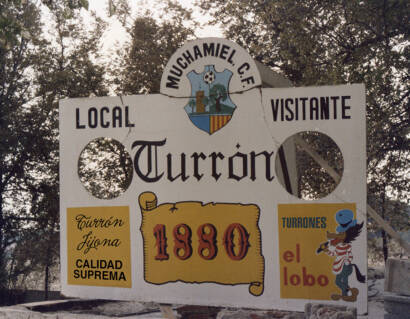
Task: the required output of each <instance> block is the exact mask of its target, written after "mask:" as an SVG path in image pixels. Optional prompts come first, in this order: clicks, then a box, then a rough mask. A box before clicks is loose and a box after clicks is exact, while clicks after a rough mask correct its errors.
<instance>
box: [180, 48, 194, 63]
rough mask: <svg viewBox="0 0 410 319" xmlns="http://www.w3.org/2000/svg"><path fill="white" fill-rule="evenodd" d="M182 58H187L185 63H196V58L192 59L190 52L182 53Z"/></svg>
mask: <svg viewBox="0 0 410 319" xmlns="http://www.w3.org/2000/svg"><path fill="white" fill-rule="evenodd" d="M182 56H183V57H184V58H185V61H186V62H187V63H188V64H191V62H194V58H193V57H192V54H191V52H189V51H188V50H186V51H185V52H184V53H182Z"/></svg>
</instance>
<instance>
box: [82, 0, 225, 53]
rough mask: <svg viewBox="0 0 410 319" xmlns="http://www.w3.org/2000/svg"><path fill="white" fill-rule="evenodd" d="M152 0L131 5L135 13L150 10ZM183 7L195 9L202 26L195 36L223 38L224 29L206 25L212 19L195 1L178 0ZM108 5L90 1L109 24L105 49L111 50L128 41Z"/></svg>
mask: <svg viewBox="0 0 410 319" xmlns="http://www.w3.org/2000/svg"><path fill="white" fill-rule="evenodd" d="M152 2H153V1H152V0H151V1H148V0H131V1H129V3H130V4H131V7H132V9H133V13H135V12H136V11H137V10H138V9H141V8H150V9H152V5H151V6H150V4H152ZM177 2H178V3H180V4H181V5H182V6H183V7H185V8H188V9H193V18H194V19H195V20H196V21H198V22H199V23H200V25H201V28H200V29H197V30H196V31H195V34H196V36H197V37H199V38H205V37H223V35H222V29H221V28H220V27H218V26H209V25H206V24H207V22H208V21H209V20H210V19H211V18H210V16H209V15H207V14H204V13H201V12H200V11H199V10H198V9H197V8H195V6H194V5H193V2H194V1H193V0H177ZM107 3H108V0H89V10H93V11H95V12H96V13H97V15H98V16H101V17H103V18H104V20H106V21H108V22H109V27H108V28H107V31H106V32H105V34H104V49H106V50H109V49H110V48H112V47H115V46H117V42H119V43H120V44H122V43H124V42H125V41H126V40H127V35H126V32H124V30H123V28H122V26H121V24H120V23H119V22H118V21H117V20H116V18H115V16H114V17H111V18H110V17H108V16H107V12H106V11H107V10H106V8H107Z"/></svg>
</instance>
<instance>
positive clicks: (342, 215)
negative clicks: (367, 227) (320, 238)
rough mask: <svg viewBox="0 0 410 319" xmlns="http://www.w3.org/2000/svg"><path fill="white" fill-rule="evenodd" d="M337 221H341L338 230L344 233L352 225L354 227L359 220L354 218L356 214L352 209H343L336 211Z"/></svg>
mask: <svg viewBox="0 0 410 319" xmlns="http://www.w3.org/2000/svg"><path fill="white" fill-rule="evenodd" d="M335 217H336V221H337V222H338V223H339V226H337V228H336V231H337V232H338V233H344V232H345V231H346V230H348V229H349V228H350V227H353V226H355V225H356V224H357V220H356V219H353V217H354V214H353V212H352V211H351V210H350V209H342V210H339V211H338V212H337V213H336V216H335Z"/></svg>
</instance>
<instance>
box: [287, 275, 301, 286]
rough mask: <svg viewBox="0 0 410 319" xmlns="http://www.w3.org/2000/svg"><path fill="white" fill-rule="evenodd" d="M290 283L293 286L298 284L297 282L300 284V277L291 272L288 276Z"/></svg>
mask: <svg viewBox="0 0 410 319" xmlns="http://www.w3.org/2000/svg"><path fill="white" fill-rule="evenodd" d="M289 279H290V283H291V284H292V285H293V286H299V284H300V277H299V276H298V275H296V274H293V275H292V276H290V278H289Z"/></svg>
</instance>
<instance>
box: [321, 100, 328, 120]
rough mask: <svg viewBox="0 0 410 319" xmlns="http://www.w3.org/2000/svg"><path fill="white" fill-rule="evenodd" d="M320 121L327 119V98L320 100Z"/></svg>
mask: <svg viewBox="0 0 410 319" xmlns="http://www.w3.org/2000/svg"><path fill="white" fill-rule="evenodd" d="M320 119H321V120H328V119H329V97H328V96H326V97H321V98H320Z"/></svg>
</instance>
